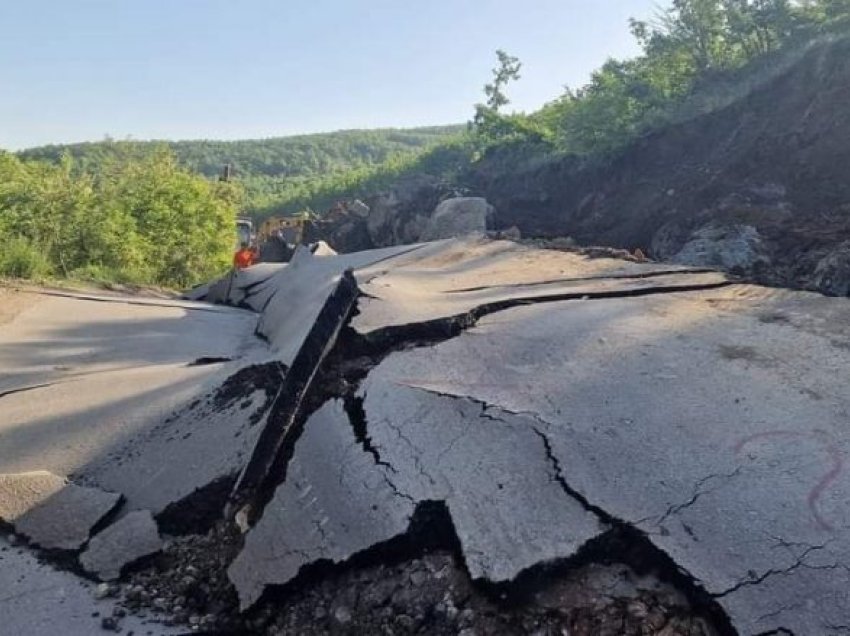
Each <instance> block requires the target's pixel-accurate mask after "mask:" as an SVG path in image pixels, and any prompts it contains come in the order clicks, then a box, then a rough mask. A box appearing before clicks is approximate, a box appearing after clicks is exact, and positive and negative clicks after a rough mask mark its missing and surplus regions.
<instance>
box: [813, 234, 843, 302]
mask: <svg viewBox="0 0 850 636" xmlns="http://www.w3.org/2000/svg"><path fill="white" fill-rule="evenodd" d="M812 284H813V286H814V287H815V289H819V290H821V291H823V292H826V293H828V294H830V295H833V296H850V241H845V242H844V243H842V244H841V245H839V246H838V247H837V248H836V249H835V250H833V251H832V252H830V253H829V254H827V255H826V256H824V257H823V258H822V259H821V260H820V261H818V264H817V266H816V267H815V274H814V276H813V277H812Z"/></svg>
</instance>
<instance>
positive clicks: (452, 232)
mask: <svg viewBox="0 0 850 636" xmlns="http://www.w3.org/2000/svg"><path fill="white" fill-rule="evenodd" d="M494 212H495V209H494V208H493V206H492V205H490V204H489V203H487V199H483V198H480V197H456V198H453V199H446V200H445V201H443V202H442V203H440V205H438V206H437V209H436V210H434V213H433V214H432V215H431V218H430V219H429V221H428V225H427V226H425V229H424V231H423V232H422V233H421V234H420V235H419V240H421V241H436V240H439V239H447V238H454V237H456V236H464V235H466V234H473V233H482V234H483V233H484V232H486V231H487V229H488V228H489V227H490V226H492V224H493V214H494Z"/></svg>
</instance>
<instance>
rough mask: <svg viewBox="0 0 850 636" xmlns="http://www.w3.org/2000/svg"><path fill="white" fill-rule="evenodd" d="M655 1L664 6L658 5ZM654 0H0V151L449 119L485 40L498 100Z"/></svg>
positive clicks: (559, 68)
mask: <svg viewBox="0 0 850 636" xmlns="http://www.w3.org/2000/svg"><path fill="white" fill-rule="evenodd" d="M665 4H666V3H665ZM656 5H657V2H656V0H525V1H522V0H228V1H223V0H0V87H2V96H0V148H6V149H19V148H23V147H27V146H33V145H40V144H45V143H60V142H72V141H84V140H98V139H102V138H103V137H104V136H105V135H110V136H112V137H115V138H117V139H121V138H125V137H128V136H131V137H133V138H135V139H151V138H155V139H195V138H207V139H238V138H254V137H271V136H279V135H288V134H297V133H305V132H319V131H329V130H338V129H343V128H374V127H383V126H399V127H401V126H404V127H406V126H419V125H430V124H446V123H459V122H463V121H466V120H468V119H469V118H470V115H471V111H472V105H473V104H474V103H475V102H476V101H480V100H481V87H482V86H483V84H484V83H485V82H486V81H487V80H488V79H489V75H490V69H491V68H492V67H493V65H494V60H495V55H494V51H495V50H496V49H497V48H503V49H505V50H507V51H508V52H509V53H511V54H513V55H516V56H518V57H519V58H520V59H521V60H522V62H523V72H522V76H523V77H522V80H521V81H520V82H519V83H518V84H516V85H514V86H512V87H511V88H510V90H509V96H510V97H511V98H512V106H511V107H512V108H515V109H516V110H532V109H535V108H538V107H539V106H541V105H542V104H543V103H544V102H546V101H549V100H550V99H553V98H554V97H556V96H557V95H558V94H559V93H561V91H562V87H563V85H565V84H568V85H571V86H577V85H581V84H583V83H584V82H585V81H586V80H587V78H588V75H589V73H590V72H591V71H592V70H593V69H594V68H596V67H598V66H599V65H600V64H602V63H603V62H604V61H605V59H606V58H607V57H609V56H614V57H624V56H630V55H633V54H634V53H635V52H636V47H635V44H634V42H633V40H632V38H631V36H630V35H629V32H628V24H627V22H628V18H629V17H631V16H636V17H647V16H649V15H651V14H653V13H654V11H655V7H656Z"/></svg>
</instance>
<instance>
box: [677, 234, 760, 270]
mask: <svg viewBox="0 0 850 636" xmlns="http://www.w3.org/2000/svg"><path fill="white" fill-rule="evenodd" d="M669 260H671V261H673V262H674V263H680V264H682V265H695V266H698V267H711V268H714V269H722V270H727V271H731V272H735V273H741V274H744V273H749V272H753V271H755V270H756V269H757V267H758V266H759V265H762V264H765V263H767V262H768V257H767V254H766V250H765V247H764V241H763V239H762V237H761V235H760V234H759V232H758V230H757V229H756V228H754V227H753V226H751V225H723V224H716V223H711V224H709V225H706V226H704V227H701V228H699V229H698V230H696V231H695V232H693V233H692V234H691V235H690V236H689V237H688V240H687V241H686V242H685V244H684V245H683V246H682V248H681V249H680V250H679V251H678V252H676V253H675V254H673V255H672V256H670V258H669Z"/></svg>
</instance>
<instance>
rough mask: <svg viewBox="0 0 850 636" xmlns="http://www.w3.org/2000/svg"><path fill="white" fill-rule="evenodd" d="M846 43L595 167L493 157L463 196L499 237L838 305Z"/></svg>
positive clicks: (847, 183)
mask: <svg viewBox="0 0 850 636" xmlns="http://www.w3.org/2000/svg"><path fill="white" fill-rule="evenodd" d="M848 59H850V38H845V39H843V40H839V41H837V42H832V43H830V44H823V45H820V46H818V47H815V48H813V49H812V50H810V51H808V53H806V54H805V55H804V56H802V58H801V59H800V60H799V61H798V62H796V63H795V64H793V65H791V66H790V68H788V69H787V70H786V71H784V72H782V73H781V74H779V75H778V76H776V77H774V78H773V79H772V80H770V81H768V82H766V83H765V84H764V85H763V86H761V87H760V88H758V89H757V90H755V91H753V92H752V93H750V94H749V95H747V96H746V97H744V98H743V99H741V100H739V101H737V102H735V103H733V104H731V105H730V106H727V107H726V108H723V109H721V110H718V111H715V112H713V113H711V114H708V115H704V116H701V117H698V118H696V119H691V120H690V121H686V122H684V123H680V124H677V125H673V126H670V127H668V128H665V129H663V130H661V131H658V132H655V133H653V134H651V135H648V136H646V137H644V138H642V139H641V140H639V141H638V142H637V143H635V144H634V145H633V146H631V147H630V148H629V149H627V150H626V151H625V152H624V153H622V154H621V155H620V156H618V157H617V158H615V159H613V160H611V161H610V162H608V163H607V164H605V165H596V166H581V165H579V164H578V163H577V162H576V160H575V159H572V158H563V159H557V160H550V161H546V162H542V163H541V161H540V160H539V159H538V160H537V161H535V160H534V158H528V157H526V158H518V157H517V158H515V159H513V158H512V157H510V156H504V155H503V156H495V157H491V158H490V159H489V160H488V159H485V160H484V161H482V162H481V163H480V164H479V165H478V166H477V168H476V169H475V171H474V172H473V173H472V174H471V175H470V177H469V179H470V182H469V186H470V187H471V188H472V189H473V191H474V192H475V193H476V194H480V195H482V196H485V197H486V198H487V199H488V200H489V201H490V202H491V203H492V204H493V205H495V207H496V209H497V224H498V226H499V227H500V228H506V227H510V226H512V225H516V226H517V227H519V228H520V230H522V231H523V234H525V235H533V236H564V235H569V236H572V237H574V238H575V239H576V240H578V241H579V242H580V243H583V244H600V245H609V246H614V247H622V248H628V249H635V248H641V249H642V250H643V251H644V252H646V253H648V254H650V255H651V256H653V257H655V258H659V259H665V260H668V259H671V260H681V261H684V262H691V263H694V264H700V265H710V266H711V265H713V266H719V267H723V268H725V269H729V270H733V271H737V272H738V273H741V274H744V275H747V276H749V277H751V278H752V279H754V280H756V281H758V282H762V283H767V284H774V285H787V286H792V287H802V288H814V289H819V290H821V291H824V292H826V293H831V294H835V295H848V294H850V144H848V143H847V139H848V138H850V109H848V108H847V104H848V103H850V65H848V64H847V60H848Z"/></svg>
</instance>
